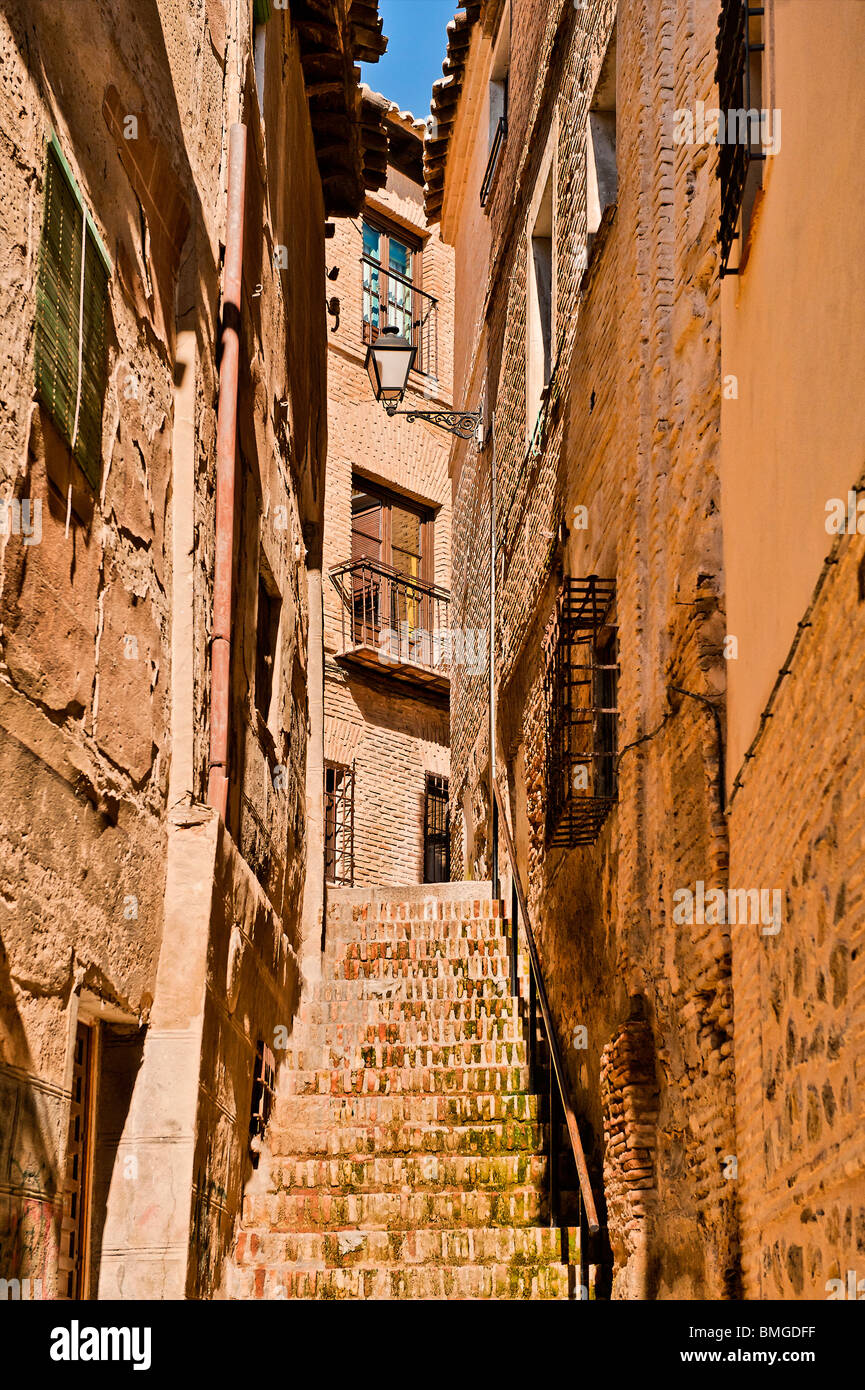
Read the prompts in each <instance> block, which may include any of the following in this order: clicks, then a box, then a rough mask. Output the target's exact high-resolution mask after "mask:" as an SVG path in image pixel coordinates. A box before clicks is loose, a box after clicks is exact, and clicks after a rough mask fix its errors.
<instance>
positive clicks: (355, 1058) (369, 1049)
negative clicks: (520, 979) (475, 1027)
mask: <svg viewBox="0 0 865 1390" xmlns="http://www.w3.org/2000/svg"><path fill="white" fill-rule="evenodd" d="M285 1064H286V1065H287V1066H289V1067H294V1068H296V1070H298V1071H321V1070H322V1068H329V1069H331V1070H333V1069H339V1070H340V1071H346V1070H351V1071H354V1070H358V1069H362V1068H366V1069H370V1068H377V1069H380V1070H399V1071H405V1070H406V1069H407V1068H408V1069H411V1070H415V1069H416V1068H418V1067H424V1068H428V1067H468V1066H497V1067H501V1066H511V1067H524V1066H525V1065H526V1045H525V1043H524V1042H522V1041H520V1042H502V1041H501V1040H500V1039H498V1038H493V1039H491V1040H490V1041H488V1042H480V1041H476V1040H470V1041H467V1042H450V1043H427V1042H421V1043H403V1042H398V1043H388V1042H365V1043H362V1042H358V1041H350V1040H347V1041H344V1042H343V1043H342V1044H340V1043H328V1044H327V1045H325V1046H322V1045H321V1044H319V1045H318V1046H315V1044H314V1043H313V1042H311V1041H309V1040H304V1042H303V1043H302V1044H301V1045H300V1046H298V1047H288V1048H287V1049H286V1052H285Z"/></svg>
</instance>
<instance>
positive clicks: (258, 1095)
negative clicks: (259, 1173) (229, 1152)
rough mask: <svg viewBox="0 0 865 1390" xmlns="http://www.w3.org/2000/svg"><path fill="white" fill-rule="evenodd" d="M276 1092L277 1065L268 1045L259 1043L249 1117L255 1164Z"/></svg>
mask: <svg viewBox="0 0 865 1390" xmlns="http://www.w3.org/2000/svg"><path fill="white" fill-rule="evenodd" d="M275 1090H276V1063H275V1061H274V1059H273V1053H272V1052H271V1050H270V1048H269V1047H268V1046H267V1044H266V1043H265V1042H263V1041H261V1040H260V1041H259V1043H258V1046H257V1047H256V1049H255V1070H254V1072H253V1074H252V1102H251V1104H250V1116H249V1147H250V1152H251V1154H252V1158H253V1164H254V1165H255V1164H257V1162H258V1156H259V1154H260V1152H261V1142H262V1139H263V1137H264V1131H265V1130H266V1129H267V1123H268V1120H269V1119H270V1115H271V1111H272V1110H273V1097H274V1093H275Z"/></svg>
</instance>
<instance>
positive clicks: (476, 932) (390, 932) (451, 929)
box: [324, 917, 509, 950]
mask: <svg viewBox="0 0 865 1390" xmlns="http://www.w3.org/2000/svg"><path fill="white" fill-rule="evenodd" d="M458 940H469V941H497V942H499V944H500V946H501V947H502V948H503V949H507V945H508V940H509V937H508V932H507V929H506V924H505V923H504V922H503V921H502V919H501V917H460V918H453V919H452V920H451V921H448V922H442V921H437V920H418V919H417V918H414V919H411V920H406V921H401V920H396V919H390V920H387V921H383V922H382V921H377V920H375V919H373V918H370V919H366V920H354V921H345V920H337V921H335V922H331V921H330V920H329V919H328V922H327V925H326V927H325V934H324V941H325V950H329V949H330V948H331V946H336V945H338V944H339V943H343V944H346V943H348V942H351V941H355V942H363V941H366V942H379V943H382V942H395V941H458Z"/></svg>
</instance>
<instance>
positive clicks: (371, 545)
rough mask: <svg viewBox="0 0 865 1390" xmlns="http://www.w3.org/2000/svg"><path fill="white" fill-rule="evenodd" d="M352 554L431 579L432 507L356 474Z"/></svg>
mask: <svg viewBox="0 0 865 1390" xmlns="http://www.w3.org/2000/svg"><path fill="white" fill-rule="evenodd" d="M351 558H352V560H371V561H373V562H374V563H376V564H380V565H386V566H388V567H389V568H391V569H393V570H396V572H397V574H401V575H403V576H404V577H405V578H406V579H419V580H421V581H423V582H431V581H432V577H433V513H432V511H431V509H430V508H428V507H423V506H422V505H420V504H419V503H416V502H412V501H410V500H409V499H408V498H401V497H400V496H399V495H398V494H396V493H391V492H388V491H387V490H386V489H384V488H377V487H376V486H375V485H374V484H373V483H368V482H366V481H365V480H364V479H362V478H356V479H355V480H354V485H353V488H352V497H351Z"/></svg>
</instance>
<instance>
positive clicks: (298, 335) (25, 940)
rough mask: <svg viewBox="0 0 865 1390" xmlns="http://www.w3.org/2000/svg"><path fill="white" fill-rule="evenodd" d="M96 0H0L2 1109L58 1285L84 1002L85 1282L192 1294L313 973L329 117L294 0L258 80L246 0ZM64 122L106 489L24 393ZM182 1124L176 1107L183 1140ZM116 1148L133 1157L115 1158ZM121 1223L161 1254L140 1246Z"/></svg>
mask: <svg viewBox="0 0 865 1390" xmlns="http://www.w3.org/2000/svg"><path fill="white" fill-rule="evenodd" d="M86 8H87V24H86V25H82V22H81V21H82V12H83V11H82V7H81V6H79V5H72V6H57V5H54V4H52V3H50V0H44V2H43V0H35V3H28V4H23V3H18V0H9V3H8V4H6V5H4V7H3V15H2V18H0V58H2V71H3V76H2V79H0V114H2V120H0V124H2V128H3V132H4V135H3V140H2V142H0V186H2V188H3V207H2V213H0V269H2V272H3V273H2V277H0V278H2V288H0V399H2V406H3V416H4V419H3V438H2V444H0V484H2V491H3V494H4V496H5V497H14V498H15V499H18V500H19V501H20V500H23V501H28V500H30V501H32V503H33V506H34V508H35V507H39V508H40V509H41V510H40V512H39V521H40V529H39V533H38V536H35V535H34V536H32V537H28V536H26V535H24V534H22V533H21V532H20V531H18V530H15V531H14V532H13V534H11V535H8V536H7V535H6V534H5V531H8V530H9V528H8V527H6V528H4V535H3V536H2V537H0V546H2V590H0V622H2V629H0V658H2V667H0V709H2V715H0V722H2V724H3V731H4V737H3V740H2V758H3V764H4V766H3V773H4V786H5V788H6V793H5V794H4V797H3V804H2V811H0V852H2V858H3V868H2V883H0V1078H2V1086H3V1092H4V1097H5V1101H8V1102H9V1103H8V1105H7V1104H6V1103H5V1101H4V1105H3V1108H2V1115H3V1120H2V1124H0V1277H16V1276H24V1277H26V1276H34V1277H41V1278H42V1280H43V1291H44V1293H45V1294H46V1295H50V1294H53V1293H54V1292H57V1291H61V1292H62V1289H61V1288H60V1286H59V1285H58V1283H57V1281H56V1277H55V1276H56V1261H57V1244H58V1238H59V1228H60V1217H61V1191H62V1187H63V1183H64V1179H65V1169H66V1143H67V1129H68V1115H69V1105H70V1087H71V1081H72V1074H73V1073H72V1054H73V1047H74V1040H75V1036H76V1026H77V1022H78V1020H79V1018H80V1019H86V1020H87V1021H88V1022H90V1023H92V1024H93V1025H94V1029H93V1032H94V1036H96V1035H98V1037H99V1038H100V1039H101V1042H100V1043H99V1044H98V1046H97V1053H98V1055H99V1056H100V1057H101V1058H102V1063H101V1064H100V1065H104V1073H103V1072H101V1071H100V1072H99V1074H98V1076H97V1104H96V1108H97V1134H96V1139H95V1144H96V1157H95V1168H94V1188H93V1190H94V1202H95V1206H94V1210H93V1219H92V1223H91V1224H92V1242H91V1251H90V1262H89V1263H90V1284H91V1292H92V1293H94V1294H95V1293H97V1292H99V1293H102V1294H104V1293H105V1292H106V1290H108V1291H110V1292H111V1293H112V1294H114V1295H117V1296H128V1295H130V1294H132V1295H133V1296H134V1294H135V1293H136V1291H137V1292H139V1293H141V1294H142V1295H143V1296H158V1295H160V1294H162V1295H165V1294H166V1292H167V1291H168V1290H169V1289H170V1290H172V1291H173V1293H174V1294H175V1296H182V1295H183V1293H184V1292H190V1293H196V1292H209V1291H211V1290H212V1289H213V1288H215V1287H216V1285H217V1283H218V1278H219V1263H220V1259H221V1256H222V1254H223V1253H224V1250H225V1248H226V1246H227V1243H228V1242H229V1240H230V1236H231V1231H232V1228H233V1221H234V1219H235V1216H236V1214H237V1212H238V1210H239V1206H240V1200H241V1193H242V1186H243V1182H244V1181H245V1180H246V1178H247V1177H248V1175H249V1174H248V1167H247V1169H246V1170H245V1169H244V1164H245V1163H246V1164H247V1165H248V1158H247V1127H248V1123H249V1115H248V1109H249V1097H250V1089H251V1078H252V1072H251V1067H252V1057H253V1055H254V1049H255V1043H256V1040H257V1039H258V1038H261V1037H263V1036H266V1035H267V1034H268V1033H272V1029H273V1026H275V1024H276V1023H279V1024H282V1025H284V1026H285V1027H286V1028H288V1027H290V1024H291V1019H292V1016H293V1012H294V1009H295V1007H296V1002H297V987H296V979H295V978H294V977H295V975H296V962H295V957H296V956H297V955H298V954H299V951H300V947H301V940H300V935H301V925H300V906H301V897H302V893H303V886H304V875H305V869H306V862H305V845H306V836H307V828H306V795H305V776H306V750H307V732H308V707H307V650H306V648H307V630H308V629H307V623H308V615H307V564H306V561H307V552H309V553H310V555H311V557H312V564H313V565H314V566H315V565H317V564H318V563H319V562H320V546H321V526H322V508H323V496H324V459H325V453H326V380H325V370H326V343H325V309H324V286H325V283H326V282H325V279H324V221H325V202H324V197H323V178H324V175H323V173H322V169H321V164H320V160H319V155H318V153H317V147H316V144H315V140H316V139H317V138H318V137H319V136H320V134H321V132H320V131H319V132H318V133H317V134H316V132H314V130H313V128H312V124H311V115H310V104H309V94H308V91H307V83H306V78H305V76H304V70H303V66H302V63H303V60H304V57H305V50H304V48H303V42H302V40H301V37H300V31H299V30H298V28H297V27H296V22H295V16H294V13H293V11H289V10H287V9H285V8H281V9H279V10H277V9H274V11H273V14H272V15H271V18H270V20H269V21H268V25H267V44H266V59H265V64H264V91H263V93H262V91H261V89H260V87H259V85H258V83H257V79H256V77H255V72H254V64H253V55H252V36H253V35H252V29H253V23H252V21H253V13H252V5H251V3H244V4H242V5H240V6H227V5H223V4H222V3H221V0H206V4H204V5H202V6H201V7H200V9H201V13H200V14H198V13H197V12H196V14H195V15H193V14H192V13H191V12H190V11H189V7H188V6H186V5H184V4H182V3H179V0H164V3H163V2H162V0H159V3H157V2H156V0H154V2H153V3H149V4H146V5H140V4H135V3H128V4H127V3H120V4H115V3H108V0H92V3H89V4H88V5H87V7H86ZM334 12H335V13H337V14H338V18H339V23H340V24H341V25H343V27H344V30H345V32H344V33H342V37H341V38H340V40H339V41H340V45H341V47H340V55H339V59H338V61H339V65H340V68H341V70H342V69H345V71H346V73H347V76H346V82H347V83H348V84H349V86H350V85H351V83H353V81H354V78H353V76H352V75H351V67H350V65H348V66H346V53H347V52H348V50H347V49H346V48H345V44H347V43H348V42H349V39H348V33H349V31H348V21H347V19H346V13H345V10H344V8H343V7H338V8H337V9H336V10H335V11H334ZM238 24H239V29H238V28H237V26H238ZM334 32H336V31H334ZM314 37H315V36H314ZM337 37H338V38H339V34H337ZM318 38H320V35H319V36H318ZM305 41H306V42H309V41H310V40H309V35H307V37H306V40H305ZM316 41H318V39H316ZM343 41H344V42H343ZM346 99H347V103H348V107H349V110H350V113H351V114H350V115H349V116H348V117H347V122H348V129H349V131H350V132H351V136H352V138H351V141H350V142H349V144H350V148H351V149H353V150H354V151H355V154H356V155H357V160H358V163H357V168H356V169H355V170H353V171H352V170H350V169H348V167H347V164H346V169H345V170H342V166H340V170H342V172H340V170H337V173H336V175H335V177H336V178H337V181H339V180H340V179H342V180H343V182H342V183H341V184H340V190H341V191H340V198H341V200H342V203H341V206H342V210H345V202H346V195H345V189H346V188H347V187H348V183H349V182H350V181H351V178H352V177H354V178H355V179H356V180H359V179H360V170H361V163H360V161H361V156H362V153H363V152H362V150H361V146H360V137H359V133H358V132H359V112H360V97H359V95H358V93H357V90H356V88H354V87H353V86H351V89H350V90H348V89H347V96H346ZM353 120H354V121H356V122H357V123H358V125H357V129H355V127H354V126H353V125H352V121H353ZM238 121H243V123H244V124H245V125H246V131H247V170H246V205H245V240H244V265H243V299H242V304H241V312H240V323H239V327H240V333H241V363H242V366H241V379H240V387H239V396H238V456H237V475H238V483H237V488H236V524H235V533H234V545H235V583H234V612H233V619H232V634H233V651H232V668H231V669H232V675H231V682H232V685H231V711H230V734H231V744H230V754H229V760H230V764H229V771H230V787H229V810H228V821H227V831H228V833H226V832H225V829H224V828H219V829H217V828H216V827H214V826H213V825H212V824H211V822H212V821H213V819H214V818H213V815H212V813H211V812H210V811H209V810H207V809H206V808H204V807H203V805H202V803H203V800H204V798H205V796H206V794H207V781H208V758H209V740H210V716H209V710H210V635H211V623H212V605H213V594H212V580H213V564H214V510H215V487H216V473H215V439H216V418H217V397H218V371H219V353H218V342H219V335H220V314H221V288H222V287H221V276H222V258H223V254H224V242H225V236H226V229H225V207H226V180H227V150H228V138H229V128H230V127H231V125H232V124H234V123H236V122H238ZM52 131H53V132H54V133H55V134H56V137H57V141H58V143H59V145H60V148H61V149H62V151H63V154H64V157H65V158H66V159H67V160H68V162H69V164H70V167H71V169H72V173H73V176H74V178H75V180H76V182H77V184H78V186H79V188H80V191H81V195H82V197H83V199H84V202H85V203H86V205H87V208H88V211H89V214H90V217H91V219H92V223H93V226H94V227H95V229H96V231H97V233H98V235H99V237H100V238H101V241H102V243H103V244H104V246H105V248H106V250H107V254H108V258H109V261H110V275H109V281H108V324H107V332H106V338H107V346H106V351H107V389H106V393H105V398H104V406H103V413H102V441H101V446H102V447H101V471H100V473H99V478H98V485H97V486H95V487H92V486H91V485H90V484H89V483H88V482H87V480H86V479H85V477H84V474H83V472H82V471H81V470H80V469H79V468H78V465H77V464H76V463H74V462H73V460H72V458H71V455H70V451H69V450H68V448H67V447H66V445H65V444H64V443H63V441H62V440H61V438H60V436H59V434H58V432H57V431H56V430H55V428H54V425H53V424H52V421H51V418H50V415H49V412H48V410H47V409H46V408H45V407H44V405H43V404H41V403H40V402H38V401H37V400H36V399H35V391H34V360H33V354H34V331H35V311H36V284H37V268H38V260H39V253H40V239H41V235H42V220H43V202H44V180H45V161H46V141H47V139H48V138H49V137H50V135H51V133H52ZM346 160H348V162H349V163H350V156H349V155H346ZM346 170H347V172H346ZM331 172H332V171H331ZM358 186H359V184H358ZM338 191H339V190H338ZM334 196H336V194H334ZM349 201H350V199H349ZM262 571H264V572H266V574H267V576H268V580H269V582H270V584H271V586H272V588H273V590H274V591H275V593H276V594H277V595H278V597H279V600H280V601H281V612H280V624H279V633H278V637H277V640H276V645H275V653H274V657H275V660H274V668H273V697H272V699H271V701H270V703H269V707H268V708H267V709H266V710H265V711H264V712H263V713H262V712H261V710H259V708H258V707H257V703H258V704H260V703H261V702H260V701H259V702H256V691H255V671H256V664H257V663H256V652H257V637H258V634H257V627H258V624H259V618H260V613H259V576H260V574H261V573H262ZM186 816H188V817H189V818H191V823H192V824H193V826H194V827H196V828H197V832H198V838H199V840H200V839H201V838H202V837H205V838H206V837H207V835H208V834H210V836H211V841H212V843H211V842H208V843H209V844H210V857H209V860H208V858H207V855H205V856H204V861H203V862H204V869H203V872H204V874H205V877H204V879H202V880H201V881H200V882H196V884H195V885H194V888H195V891H194V892H192V893H191V896H190V892H191V890H189V885H188V884H187V890H189V891H187V892H186V893H185V894H184V892H180V893H176V892H174V889H173V888H172V887H171V882H170V881H169V878H170V872H173V873H174V875H175V878H174V880H172V882H174V885H175V887H176V881H177V865H178V864H179V863H181V864H182V862H183V860H184V856H185V855H186V854H187V851H188V852H189V855H190V857H191V860H195V859H196V853H197V852H198V851H197V850H196V849H195V847H193V846H192V844H191V839H190V837H191V836H192V837H193V838H194V836H193V830H191V829H190V825H189V824H187V823H186V821H185V820H184V817H186ZM202 816H203V817H204V821H205V822H207V824H208V826H209V827H210V828H209V830H207V831H205V830H204V829H202V828H201V825H200V824H199V820H200V818H201V817H202ZM197 818H198V819H197ZM217 841H218V846H219V847H218V851H217ZM198 850H200V845H199V846H198ZM199 857H200V856H199ZM172 865H174V870H171V866H172ZM226 866H228V867H226ZM167 875H169V877H167ZM181 878H182V874H181ZM235 930H236V931H238V932H240V934H241V937H242V942H241V945H240V946H239V947H238V948H237V949H238V950H239V951H240V953H241V955H243V958H244V960H245V961H246V964H245V965H244V967H243V971H242V974H243V981H244V982H243V983H242V985H241V987H240V993H239V996H238V998H239V1000H240V1002H239V1004H237V1005H236V1007H238V1008H240V1009H242V1011H243V1014H242V1018H238V1017H237V1016H235V1017H230V1016H231V1015H232V1008H233V1007H234V1006H232V1007H229V1006H228V1005H227V1004H226V1003H225V999H224V996H225V993H226V989H227V986H225V985H224V984H220V981H219V979H218V977H219V975H220V971H221V970H222V969H223V965H224V960H223V956H224V953H225V951H226V950H227V949H228V946H227V942H228V940H229V938H231V933H232V931H235ZM262 933H263V935H262ZM316 944H317V943H316ZM235 954H236V952H235ZM167 962H168V963H170V962H174V964H175V965H177V964H178V962H185V963H186V967H188V968H189V969H190V970H193V971H194V970H196V969H197V970H199V971H200V972H201V975H200V979H199V980H198V982H197V985H196V986H195V989H198V995H196V997H197V998H198V999H199V1003H200V1002H201V1001H202V1000H203V997H204V995H203V990H204V983H203V982H204V971H205V968H207V969H210V970H211V971H215V972H216V977H217V978H216V980H215V983H212V984H211V986H209V987H208V988H209V994H208V998H210V999H211V1001H212V1007H210V1008H209V1009H207V1010H205V1011H204V1014H203V1018H204V1025H205V1032H204V1033H203V1034H202V1032H201V1030H200V1027H199V1026H198V1025H199V1024H200V1023H201V1018H202V1014H201V1010H200V1009H198V1010H195V1009H193V1011H192V1014H193V1017H194V1018H195V1019H196V1020H197V1023H196V1028H198V1031H197V1032H196V1029H195V1028H193V1030H192V1032H189V1034H188V1036H187V1037H186V1038H185V1044H184V1047H183V1048H181V1049H180V1051H179V1052H175V1053H172V1051H171V1045H168V1044H166V1038H165V1037H164V1036H163V1034H164V1033H165V1030H166V1029H167V1032H168V1034H171V1031H172V1027H173V1025H171V1024H167V1023H166V1022H165V1020H166V1019H171V1018H172V1017H174V1016H175V1014H176V1013H177V1009H178V1008H179V1007H180V1005H179V1004H178V994H177V993H176V991H177V992H179V993H182V990H181V989H180V985H179V983H178V981H179V979H180V977H181V976H182V975H183V969H180V970H179V974H178V973H177V972H172V970H171V969H170V968H169V966H168V964H167ZM288 962H294V963H293V964H292V967H291V969H289V967H288ZM253 963H254V964H253ZM184 968H185V967H184ZM229 973H230V972H229ZM247 974H249V976H250V978H249V983H248V984H247V983H246V976H247ZM199 986H200V988H199ZM190 988H191V991H192V994H193V995H195V989H193V988H192V986H190ZM187 1002H188V1000H187ZM180 1011H181V1013H182V1008H181V1009H180ZM154 1020H162V1022H161V1023H154V1022H153V1021H154ZM217 1020H218V1022H217ZM270 1041H271V1042H272V1038H271V1040H270ZM169 1043H172V1040H171V1039H169ZM173 1043H177V1039H176V1038H174V1039H173ZM172 1045H173V1044H172ZM202 1048H204V1052H202ZM199 1083H200V1086H201V1096H202V1097H204V1099H202V1100H201V1104H200V1106H199ZM154 1097H158V1098H159V1104H158V1105H155V1104H154V1105H153V1106H152V1107H151V1106H150V1102H151V1101H153V1100H154ZM214 1106H215V1111H214V1109H213V1107H214ZM216 1113H218V1114H219V1116H220V1117H221V1118H220V1119H219V1121H218V1122H217V1120H216V1118H215V1114H216ZM227 1116H230V1117H231V1119H230V1123H226V1117H227ZM157 1117H161V1121H162V1122H164V1127H163V1129H162V1130H160V1129H159V1126H158V1124H157V1123H156V1121H157ZM154 1126H155V1127H154ZM167 1134H171V1135H174V1136H175V1137H176V1136H177V1135H181V1134H182V1136H183V1139H182V1143H180V1150H182V1156H181V1158H179V1159H177V1160H176V1151H175V1150H174V1149H173V1148H172V1145H171V1144H170V1143H169V1144H166V1143H163V1142H162V1141H163V1140H164V1139H165V1137H166V1135H167ZM212 1134H213V1135H218V1143H215V1146H214V1147H213V1149H212V1150H211V1148H210V1147H209V1144H210V1137H211V1136H212ZM205 1155H207V1161H205ZM130 1156H131V1157H134V1158H135V1160H136V1165H133V1168H134V1180H132V1179H130V1181H129V1182H128V1183H126V1185H124V1182H123V1181H122V1180H123V1179H126V1178H128V1177H129V1173H127V1172H126V1171H125V1170H123V1171H121V1169H122V1160H124V1159H125V1157H130ZM175 1160H176V1161H175ZM132 1171H133V1169H130V1173H131V1172H132ZM175 1178H177V1179H178V1180H180V1179H182V1183H183V1185H184V1186H185V1194H186V1195H185V1197H184V1195H183V1194H184V1186H181V1187H178V1186H176V1185H175V1184H174V1180H175ZM214 1193H217V1194H218V1196H217V1198H214V1197H213V1194H214ZM193 1217H194V1220H195V1222H196V1223H197V1224H196V1225H195V1226H194V1243H195V1245H196V1250H197V1255H196V1257H195V1259H193V1260H192V1261H191V1262H190V1260H189V1251H190V1238H191V1231H192V1230H193V1228H192V1227H191V1226H190V1220H191V1219H192V1218H193ZM134 1248H138V1249H139V1251H150V1257H148V1258H142V1259H133V1258H132V1256H131V1255H129V1254H128V1251H130V1250H132V1249H134ZM103 1249H104V1250H105V1251H109V1252H111V1253H110V1257H106V1259H104V1260H103V1259H102V1256H101V1252H102V1250H103ZM117 1252H127V1253H126V1254H123V1255H121V1256H120V1257H119V1258H118V1257H117ZM148 1259H149V1263H148ZM188 1264H189V1269H187V1265H188ZM145 1266H146V1268H145Z"/></svg>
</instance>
